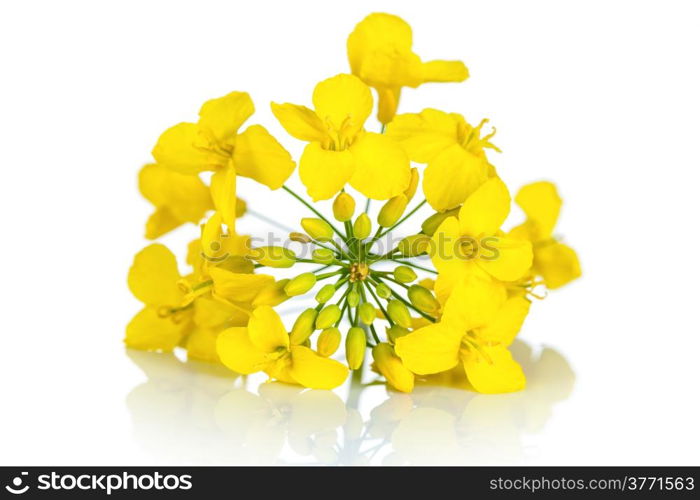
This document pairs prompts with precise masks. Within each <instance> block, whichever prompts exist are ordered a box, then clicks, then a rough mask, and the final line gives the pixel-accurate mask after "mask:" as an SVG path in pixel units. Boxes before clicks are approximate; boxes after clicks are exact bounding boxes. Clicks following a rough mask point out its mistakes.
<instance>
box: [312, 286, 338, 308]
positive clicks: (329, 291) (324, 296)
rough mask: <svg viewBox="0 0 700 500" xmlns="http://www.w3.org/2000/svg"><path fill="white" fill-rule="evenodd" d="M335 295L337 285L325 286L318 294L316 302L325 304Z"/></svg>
mask: <svg viewBox="0 0 700 500" xmlns="http://www.w3.org/2000/svg"><path fill="white" fill-rule="evenodd" d="M333 295H335V285H323V286H322V287H321V289H320V290H319V291H318V293H317V294H316V301H317V302H318V303H319V304H325V303H326V302H328V301H329V300H331V299H332V298H333Z"/></svg>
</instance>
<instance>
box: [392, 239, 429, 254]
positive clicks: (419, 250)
mask: <svg viewBox="0 0 700 500" xmlns="http://www.w3.org/2000/svg"><path fill="white" fill-rule="evenodd" d="M428 248H430V236H428V235H427V234H412V235H411V236H406V237H405V238H404V239H402V240H401V241H400V242H399V251H400V252H401V254H402V255H406V256H408V257H415V256H417V255H422V254H424V253H426V252H427V251H428Z"/></svg>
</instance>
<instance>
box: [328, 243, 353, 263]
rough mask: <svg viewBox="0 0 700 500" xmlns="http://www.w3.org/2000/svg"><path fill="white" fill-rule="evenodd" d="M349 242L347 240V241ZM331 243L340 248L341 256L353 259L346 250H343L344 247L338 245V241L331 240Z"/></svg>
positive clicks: (337, 248)
mask: <svg viewBox="0 0 700 500" xmlns="http://www.w3.org/2000/svg"><path fill="white" fill-rule="evenodd" d="M346 243H347V242H346ZM331 244H332V245H333V246H334V247H335V248H336V250H338V253H340V256H341V257H342V258H344V259H346V260H352V259H351V258H350V256H349V255H348V254H346V253H345V250H343V247H341V246H340V245H338V242H337V241H333V240H331Z"/></svg>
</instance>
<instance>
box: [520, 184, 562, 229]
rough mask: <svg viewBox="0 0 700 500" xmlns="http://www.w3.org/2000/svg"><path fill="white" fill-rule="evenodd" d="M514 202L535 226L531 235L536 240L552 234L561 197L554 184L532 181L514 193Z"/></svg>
mask: <svg viewBox="0 0 700 500" xmlns="http://www.w3.org/2000/svg"><path fill="white" fill-rule="evenodd" d="M515 202H516V203H517V204H518V205H520V208H522V209H523V211H524V212H525V215H527V218H528V220H529V222H531V223H532V224H533V225H534V226H535V228H536V234H535V235H533V237H534V238H535V239H536V240H543V239H547V238H549V237H550V236H551V235H552V231H553V230H554V225H555V224H556V223H557V219H558V218H559V210H560V209H561V198H560V197H559V194H557V188H556V187H555V186H554V184H552V183H551V182H534V183H532V184H528V185H527V186H523V187H522V188H520V191H518V194H517V195H515Z"/></svg>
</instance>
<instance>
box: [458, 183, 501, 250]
mask: <svg viewBox="0 0 700 500" xmlns="http://www.w3.org/2000/svg"><path fill="white" fill-rule="evenodd" d="M509 212H510V194H509V193H508V188H507V187H506V185H505V184H503V181H502V180H501V179H499V178H498V177H493V178H491V179H489V180H488V181H486V182H484V183H483V184H482V185H481V186H480V187H479V188H478V189H477V190H476V191H475V192H474V193H473V194H472V195H471V196H469V198H467V199H466V201H465V202H464V205H462V208H461V209H460V211H459V227H460V231H461V234H464V235H470V236H474V237H477V236H481V235H487V236H488V235H492V234H495V233H496V231H498V229H499V228H500V227H501V224H503V221H505V220H506V217H508V213H509Z"/></svg>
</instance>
